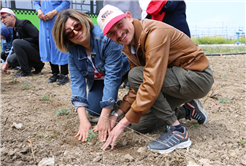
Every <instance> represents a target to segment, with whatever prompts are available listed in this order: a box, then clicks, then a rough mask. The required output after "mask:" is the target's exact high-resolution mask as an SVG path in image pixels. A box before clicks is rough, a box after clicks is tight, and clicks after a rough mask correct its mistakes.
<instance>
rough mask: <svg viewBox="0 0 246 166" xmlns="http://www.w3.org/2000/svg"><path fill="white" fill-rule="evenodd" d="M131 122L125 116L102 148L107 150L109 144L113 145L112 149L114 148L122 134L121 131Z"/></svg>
mask: <svg viewBox="0 0 246 166" xmlns="http://www.w3.org/2000/svg"><path fill="white" fill-rule="evenodd" d="M130 123H131V122H130V121H128V120H127V119H126V117H124V118H123V119H122V120H121V121H120V122H119V123H118V124H117V125H116V126H115V127H114V129H113V130H112V131H111V132H110V133H109V136H108V139H107V141H106V143H105V144H104V145H103V146H102V147H101V149H102V150H106V149H107V148H108V146H109V145H111V149H114V145H115V142H116V140H117V138H118V137H119V136H120V135H121V133H122V132H123V131H124V129H125V128H126V126H128V125H129V124H130Z"/></svg>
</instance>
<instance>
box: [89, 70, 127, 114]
mask: <svg viewBox="0 0 246 166" xmlns="http://www.w3.org/2000/svg"><path fill="white" fill-rule="evenodd" d="M127 76H128V72H127V73H126V74H124V75H123V76H122V80H121V83H123V82H124V81H125V80H126V79H127ZM103 88H104V80H95V81H94V83H93V86H92V88H91V90H90V91H89V92H88V102H89V107H88V108H87V111H88V113H89V114H90V115H93V116H100V114H101V111H102V108H101V106H100V101H101V100H102V96H103Z"/></svg>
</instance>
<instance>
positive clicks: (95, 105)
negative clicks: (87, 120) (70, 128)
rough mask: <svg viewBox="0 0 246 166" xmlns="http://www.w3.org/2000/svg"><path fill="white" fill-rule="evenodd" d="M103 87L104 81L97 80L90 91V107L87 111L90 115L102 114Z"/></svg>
mask: <svg viewBox="0 0 246 166" xmlns="http://www.w3.org/2000/svg"><path fill="white" fill-rule="evenodd" d="M103 87H104V81H103V80H96V81H94V83H93V86H92V88H91V90H90V91H89V93H88V102H89V108H88V109H87V111H88V113H89V114H90V115H93V116H100V114H101V111H102V108H101V106H100V101H102V96H103Z"/></svg>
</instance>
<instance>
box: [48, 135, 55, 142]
mask: <svg viewBox="0 0 246 166" xmlns="http://www.w3.org/2000/svg"><path fill="white" fill-rule="evenodd" d="M55 136H56V135H55V134H52V135H51V136H49V138H48V141H50V140H51V139H52V138H54V137H55Z"/></svg>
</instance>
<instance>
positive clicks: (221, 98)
mask: <svg viewBox="0 0 246 166" xmlns="http://www.w3.org/2000/svg"><path fill="white" fill-rule="evenodd" d="M219 101H220V102H221V103H225V102H228V101H231V100H230V99H227V98H224V97H220V98H219Z"/></svg>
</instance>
